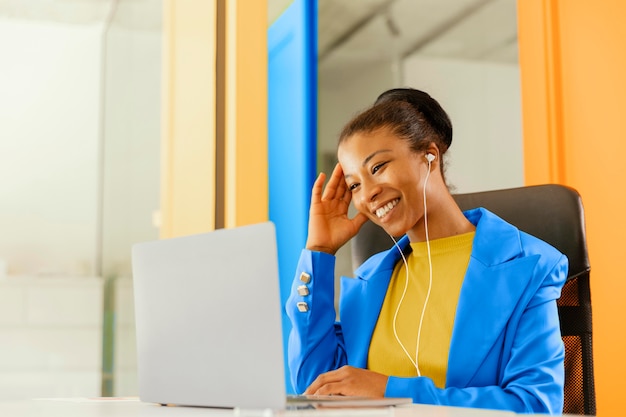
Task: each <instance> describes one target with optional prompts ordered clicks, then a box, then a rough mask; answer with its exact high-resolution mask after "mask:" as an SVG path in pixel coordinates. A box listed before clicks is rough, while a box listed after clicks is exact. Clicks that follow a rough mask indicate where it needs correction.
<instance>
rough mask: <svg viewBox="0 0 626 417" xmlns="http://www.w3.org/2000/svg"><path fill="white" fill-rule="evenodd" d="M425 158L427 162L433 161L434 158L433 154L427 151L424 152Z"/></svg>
mask: <svg viewBox="0 0 626 417" xmlns="http://www.w3.org/2000/svg"><path fill="white" fill-rule="evenodd" d="M426 160H427V161H428V162H433V161H434V160H435V155H433V154H432V153H427V154H426Z"/></svg>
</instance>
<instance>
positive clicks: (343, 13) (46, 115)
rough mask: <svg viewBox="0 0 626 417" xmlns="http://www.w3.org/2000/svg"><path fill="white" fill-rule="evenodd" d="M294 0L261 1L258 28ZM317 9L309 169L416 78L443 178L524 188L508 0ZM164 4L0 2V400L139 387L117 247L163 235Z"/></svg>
mask: <svg viewBox="0 0 626 417" xmlns="http://www.w3.org/2000/svg"><path fill="white" fill-rule="evenodd" d="M290 3H291V2H290V1H289V0H269V1H268V14H267V25H268V27H269V26H270V25H271V24H272V23H273V22H274V21H275V20H276V19H277V18H278V16H279V15H280V14H281V13H282V12H283V11H284V10H285V9H286V8H287V7H288V6H289V4H290ZM318 7H319V12H318V13H319V14H318V122H317V124H318V126H317V128H318V155H317V160H318V168H319V169H320V170H324V171H328V170H329V169H330V168H331V167H332V166H333V164H334V161H335V142H336V139H337V135H338V132H339V131H340V129H341V127H342V125H343V124H344V123H345V122H346V121H347V120H348V119H349V118H350V117H351V116H352V115H353V114H354V113H355V112H357V111H358V110H360V109H362V108H364V107H366V106H367V105H369V104H370V103H372V101H373V100H374V99H375V97H376V96H377V95H378V94H379V93H380V92H382V91H383V90H385V89H387V88H391V87H396V86H412V87H416V88H420V89H423V90H425V91H428V92H429V93H431V95H433V97H435V98H436V99H437V100H439V101H440V103H441V104H442V105H443V107H444V108H445V109H446V110H447V111H448V112H449V114H450V116H451V118H452V121H453V124H454V128H455V138H454V146H453V147H452V148H451V151H450V155H449V171H448V181H449V182H450V185H451V186H452V188H453V191H457V192H469V191H477V190H486V189H496V188H506V187H514V186H520V185H523V182H524V179H523V174H524V173H523V160H522V138H521V110H520V86H519V67H518V56H517V27H516V19H517V17H516V2H515V0H319V6H318ZM162 14H163V4H162V2H161V1H159V0H81V1H78V0H0V51H1V52H2V57H1V58H0V201H1V203H0V398H13V397H28V398H32V397H44V396H62V397H66V396H88V397H92V396H100V395H105V396H111V395H115V396H127V395H136V394H137V378H136V358H135V355H136V351H135V342H134V320H133V307H132V304H133V303H132V280H131V269H130V247H131V245H132V244H133V243H135V242H139V241H145V240H153V239H157V238H158V237H159V226H160V211H159V210H160V209H159V206H160V190H161V184H160V181H161V180H160V178H161V172H160V170H161V159H160V158H161V128H162V120H161V115H162V113H161V109H162V102H161V100H162V93H161V88H162V81H161V77H162V74H161V71H162V59H163V56H162V55H163V54H162V47H163V46H162V36H163V19H162ZM481 157H484V158H486V159H488V160H489V161H490V163H489V164H485V165H484V167H482V169H479V170H477V169H475V168H476V161H477V160H479V161H480V158H481ZM338 265H339V268H338V274H339V273H341V274H347V275H350V273H351V267H350V261H349V253H347V252H342V253H340V254H339V263H338Z"/></svg>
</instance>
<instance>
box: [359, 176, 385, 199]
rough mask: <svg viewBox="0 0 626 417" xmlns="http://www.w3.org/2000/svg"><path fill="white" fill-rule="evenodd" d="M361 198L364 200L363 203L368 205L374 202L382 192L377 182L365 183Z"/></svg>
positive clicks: (362, 187)
mask: <svg viewBox="0 0 626 417" xmlns="http://www.w3.org/2000/svg"><path fill="white" fill-rule="evenodd" d="M361 190H362V191H363V192H362V193H361V196H362V198H363V203H364V204H367V203H370V202H372V201H374V200H376V197H377V196H378V195H379V194H380V192H381V187H380V185H378V184H377V183H376V182H375V181H363V183H362V184H361Z"/></svg>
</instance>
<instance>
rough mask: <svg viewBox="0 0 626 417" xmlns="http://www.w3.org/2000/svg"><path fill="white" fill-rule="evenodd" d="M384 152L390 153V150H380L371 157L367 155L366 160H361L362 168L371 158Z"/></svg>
mask: <svg viewBox="0 0 626 417" xmlns="http://www.w3.org/2000/svg"><path fill="white" fill-rule="evenodd" d="M384 152H391V149H381V150H379V151H376V152H373V153H372V154H371V155H369V156H368V157H367V158H365V160H363V165H362V166H365V165H367V163H368V162H369V161H371V160H372V158H373V157H375V156H376V155H378V154H379V153H384Z"/></svg>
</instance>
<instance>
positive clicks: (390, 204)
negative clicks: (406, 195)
mask: <svg viewBox="0 0 626 417" xmlns="http://www.w3.org/2000/svg"><path fill="white" fill-rule="evenodd" d="M399 201H400V199H399V198H396V199H394V200H392V201H390V202H388V203H387V204H385V205H384V206H382V207H380V208H378V209H377V210H376V211H375V214H376V217H378V218H379V219H382V218H383V217H385V216H386V215H387V214H388V213H389V212H390V211H391V210H393V208H394V207H395V206H396V205H397V204H398V202H399Z"/></svg>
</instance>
